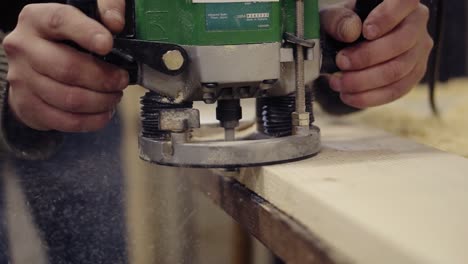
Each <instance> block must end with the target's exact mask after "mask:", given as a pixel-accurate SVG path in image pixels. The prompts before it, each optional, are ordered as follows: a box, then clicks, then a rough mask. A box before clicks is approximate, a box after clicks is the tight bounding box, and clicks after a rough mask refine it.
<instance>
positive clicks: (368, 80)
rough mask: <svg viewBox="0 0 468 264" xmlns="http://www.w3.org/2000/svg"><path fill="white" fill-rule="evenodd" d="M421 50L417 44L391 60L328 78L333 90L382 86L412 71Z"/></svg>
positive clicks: (363, 89)
mask: <svg viewBox="0 0 468 264" xmlns="http://www.w3.org/2000/svg"><path fill="white" fill-rule="evenodd" d="M423 52H425V51H424V50H423V45H417V46H416V47H414V48H413V49H411V50H409V51H408V52H406V53H403V54H402V55H400V56H398V57H396V58H395V59H393V60H390V61H387V62H385V63H382V64H378V65H376V66H373V67H370V68H367V69H364V70H361V71H350V72H344V73H342V74H339V75H333V76H332V77H331V78H330V86H331V88H332V89H333V90H335V91H337V92H342V93H360V92H364V91H367V90H371V89H374V88H377V87H383V86H386V85H389V84H392V83H394V82H397V81H399V80H401V79H403V78H404V77H405V76H406V75H408V74H409V73H410V72H412V71H413V69H414V68H415V67H416V65H417V64H416V63H417V61H418V60H419V58H420V56H421V55H422V53H423Z"/></svg>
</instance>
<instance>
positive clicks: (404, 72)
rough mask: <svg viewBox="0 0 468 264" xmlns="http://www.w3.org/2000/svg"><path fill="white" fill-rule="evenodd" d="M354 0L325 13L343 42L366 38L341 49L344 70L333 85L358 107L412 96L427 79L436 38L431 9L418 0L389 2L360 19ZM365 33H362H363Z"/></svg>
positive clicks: (326, 22)
mask: <svg viewBox="0 0 468 264" xmlns="http://www.w3.org/2000/svg"><path fill="white" fill-rule="evenodd" d="M351 7H354V1H350V2H348V3H347V5H345V6H343V7H336V6H335V7H331V8H326V9H324V10H322V11H321V22H322V24H323V27H324V29H325V31H326V32H327V33H328V34H330V35H331V36H332V37H333V38H335V39H336V40H338V41H342V42H347V43H352V42H354V41H355V40H357V39H358V38H359V36H360V35H361V34H362V35H363V36H364V37H365V39H366V40H365V41H364V42H362V43H359V44H358V45H356V46H353V47H349V48H346V49H343V50H342V51H340V52H339V53H338V55H337V57H336V63H337V66H338V67H339V68H340V69H341V72H340V73H336V74H333V75H332V76H331V77H330V87H331V88H332V89H333V90H335V91H337V92H339V93H340V96H341V100H342V101H343V102H344V103H346V104H348V105H350V106H353V107H356V108H367V107H372V106H378V105H383V104H386V103H389V102H392V101H395V100H396V99H398V98H400V97H402V96H404V95H405V94H407V93H408V92H409V91H410V90H411V89H412V88H413V87H414V86H415V85H416V84H417V83H419V81H420V80H421V79H422V78H423V76H424V74H425V72H426V68H427V61H428V58H429V55H430V52H431V50H432V47H433V40H432V39H431V37H430V35H429V33H428V31H427V23H428V20H429V10H428V8H427V7H426V6H424V5H423V4H421V3H420V1H419V0H385V1H383V3H382V4H380V5H379V6H377V7H376V8H375V9H374V10H373V11H372V12H371V13H370V14H369V16H368V18H367V19H366V20H365V21H363V22H361V20H360V19H359V17H358V16H357V15H356V14H355V13H354V12H353V11H352V8H351ZM361 32H362V33H361Z"/></svg>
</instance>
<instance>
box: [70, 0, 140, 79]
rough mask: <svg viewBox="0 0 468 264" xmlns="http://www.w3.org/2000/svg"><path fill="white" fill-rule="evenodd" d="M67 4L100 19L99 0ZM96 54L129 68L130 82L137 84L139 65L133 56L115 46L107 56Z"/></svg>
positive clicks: (74, 0)
mask: <svg viewBox="0 0 468 264" xmlns="http://www.w3.org/2000/svg"><path fill="white" fill-rule="evenodd" d="M67 4H68V5H71V6H74V7H76V8H78V9H79V10H80V11H81V12H83V13H84V14H85V15H87V16H88V17H90V18H92V19H94V20H96V21H100V17H99V9H98V3H97V0H67ZM66 43H67V44H68V45H70V46H72V47H74V48H75V49H77V50H79V51H82V52H88V53H89V51H87V50H85V49H83V48H82V47H80V46H79V45H77V44H76V43H73V42H66ZM94 56H95V57H96V58H99V59H101V60H103V61H105V62H107V63H111V64H114V65H116V66H118V67H120V68H123V69H125V70H127V71H128V73H129V76H130V84H136V82H137V79H138V66H137V65H136V63H135V62H134V60H133V58H132V57H131V56H128V55H127V54H124V53H122V52H118V50H116V49H115V47H114V49H113V50H112V52H111V53H110V54H108V55H107V56H98V55H96V54H94Z"/></svg>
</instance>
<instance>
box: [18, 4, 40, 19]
mask: <svg viewBox="0 0 468 264" xmlns="http://www.w3.org/2000/svg"><path fill="white" fill-rule="evenodd" d="M35 9H36V5H35V4H29V5H26V6H24V7H23V9H22V10H21V12H20V13H19V15H18V24H21V23H23V22H25V21H27V20H28V19H29V17H31V15H33V14H34V13H35V12H34V11H35Z"/></svg>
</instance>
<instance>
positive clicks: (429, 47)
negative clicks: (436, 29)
mask: <svg viewBox="0 0 468 264" xmlns="http://www.w3.org/2000/svg"><path fill="white" fill-rule="evenodd" d="M424 47H425V49H426V50H428V51H430V50H432V49H433V48H434V40H433V39H432V38H431V37H430V36H429V35H428V36H427V37H426V40H425V41H424Z"/></svg>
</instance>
